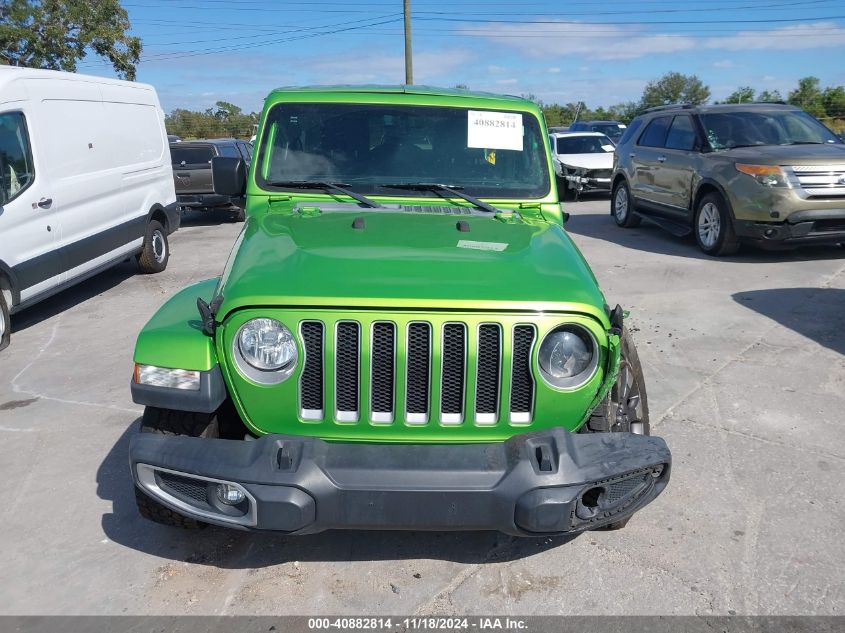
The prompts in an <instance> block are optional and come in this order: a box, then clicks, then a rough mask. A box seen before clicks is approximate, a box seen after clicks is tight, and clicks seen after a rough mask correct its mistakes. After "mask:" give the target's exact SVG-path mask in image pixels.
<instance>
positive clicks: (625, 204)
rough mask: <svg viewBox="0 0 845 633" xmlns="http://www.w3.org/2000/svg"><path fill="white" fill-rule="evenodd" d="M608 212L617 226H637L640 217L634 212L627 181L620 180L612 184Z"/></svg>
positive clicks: (640, 220) (640, 219)
mask: <svg viewBox="0 0 845 633" xmlns="http://www.w3.org/2000/svg"><path fill="white" fill-rule="evenodd" d="M610 201H611V202H610V205H611V206H610V213H611V215H613V220H614V221H615V222H616V225H617V226H621V227H624V228H626V229H627V228H633V227H635V226H639V225H640V222H642V218H640V216H638V215H637V214H636V213H634V205H633V203H632V201H631V192H630V191H629V189H628V183H627V182H625V181H624V180H620V181H619V182H617V183H616V184H615V185H614V186H613V194H612V195H611V196H610Z"/></svg>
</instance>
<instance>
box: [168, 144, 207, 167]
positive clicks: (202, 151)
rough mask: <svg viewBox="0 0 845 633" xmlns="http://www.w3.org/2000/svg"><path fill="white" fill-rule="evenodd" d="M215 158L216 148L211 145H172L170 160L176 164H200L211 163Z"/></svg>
mask: <svg viewBox="0 0 845 633" xmlns="http://www.w3.org/2000/svg"><path fill="white" fill-rule="evenodd" d="M212 158H214V149H213V148H212V147H211V146H210V145H184V144H183V143H179V144H178V145H171V146H170V161H171V162H172V163H173V164H174V165H200V164H203V163H210V162H211V159H212Z"/></svg>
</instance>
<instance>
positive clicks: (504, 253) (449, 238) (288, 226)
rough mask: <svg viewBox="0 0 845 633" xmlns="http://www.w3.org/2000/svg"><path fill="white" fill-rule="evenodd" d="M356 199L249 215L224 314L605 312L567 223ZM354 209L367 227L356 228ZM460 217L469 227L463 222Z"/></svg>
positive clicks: (225, 286)
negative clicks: (281, 310)
mask: <svg viewBox="0 0 845 633" xmlns="http://www.w3.org/2000/svg"><path fill="white" fill-rule="evenodd" d="M350 209H351V211H350V212H323V213H318V212H315V213H314V214H313V215H307V214H299V213H293V214H291V213H290V212H287V213H272V212H271V213H267V214H261V215H256V216H251V217H250V218H249V220H248V222H247V224H246V226H245V227H244V231H243V233H242V234H241V236H240V237H239V238H238V239H239V242H240V244H239V245H236V248H235V249H233V255H232V259H231V260H230V261H229V263H228V264H227V266H226V270H225V272H224V276H223V279H222V280H221V287H220V293H221V294H223V296H224V302H223V304H222V306H221V309H220V311H219V312H218V318H219V319H220V320H222V319H223V318H225V315H226V314H227V313H230V312H232V311H234V310H237V309H239V308H245V307H253V306H290V307H293V306H315V307H316V306H320V307H352V308H369V307H373V308H393V309H399V310H401V309H403V308H411V309H413V308H432V309H444V308H445V309H470V310H472V309H475V310H478V309H482V310H486V309H489V310H497V311H501V310H521V311H525V310H531V311H533V310H554V311H577V312H585V313H589V314H592V315H594V316H596V317H598V318H599V319H600V320H602V321H604V320H605V318H606V317H605V316H604V311H603V305H604V298H603V296H602V294H601V292H600V291H599V289H598V285H597V283H596V281H595V278H594V277H593V275H592V273H591V271H590V269H589V267H588V266H587V264H586V262H585V261H584V259H583V257H582V256H581V253H580V252H579V251H578V249H577V248H576V247H575V245H574V244H573V243H572V241H571V240H570V239H569V236H568V235H567V234H566V232H565V231H564V230H563V228H562V227H561V226H559V225H556V224H550V223H546V222H542V221H530V220H528V221H523V220H520V219H513V218H511V219H510V220H506V219H502V218H501V217H492V216H480V215H452V214H431V213H411V212H397V211H392V212H391V211H370V210H366V209H357V208H355V207H352V206H351V205H350ZM356 218H363V221H364V226H363V228H353V221H354V220H355V219H356ZM459 222H461V223H466V224H467V225H468V227H469V230H468V231H461V230H459V229H458V226H457V225H458V223H459ZM464 228H466V227H464ZM485 249H489V250H485ZM564 298H565V299H564Z"/></svg>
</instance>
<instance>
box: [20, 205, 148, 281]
mask: <svg viewBox="0 0 845 633" xmlns="http://www.w3.org/2000/svg"><path fill="white" fill-rule="evenodd" d="M146 230H147V216H143V215H142V216H139V217H137V218H132V219H131V220H129V221H128V222H124V223H123V224H118V225H117V226H113V227H111V228H108V229H106V230H105V231H101V232H100V233H96V234H94V235H89V236H88V237H85V238H83V239H81V240H78V241H76V242H74V243H73V244H68V245H67V246H62V247H61V248H57V249H54V250H52V251H49V252H47V253H43V254H42V255H38V256H37V257H33V258H32V259H29V260H27V261H25V262H21V263H20V264H17V265H16V266H14V268H13V271H14V273H15V275H16V276H17V280H18V284H19V288H20V290H25V289H26V288H30V287H32V286H35V285H36V284H39V283H41V282H42V281H46V280H47V279H50V278H51V277H55V276H56V275H59V274H61V273H63V272H67V271H68V270H72V269H73V268H76V267H77V266H81V265H82V264H84V263H86V262H89V261H91V260H92V259H96V258H97V257H100V256H102V255H105V254H106V253H108V252H110V251H113V250H116V249H118V248H120V247H121V246H124V245H126V244H128V243H129V242H131V241H133V240H136V239H138V238H141V237H144V234H145V233H146Z"/></svg>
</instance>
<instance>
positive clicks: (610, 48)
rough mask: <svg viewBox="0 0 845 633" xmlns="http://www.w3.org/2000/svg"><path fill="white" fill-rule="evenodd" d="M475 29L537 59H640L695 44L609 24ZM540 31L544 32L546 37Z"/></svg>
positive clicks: (677, 37) (686, 48)
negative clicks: (580, 57) (577, 56)
mask: <svg viewBox="0 0 845 633" xmlns="http://www.w3.org/2000/svg"><path fill="white" fill-rule="evenodd" d="M473 30H474V32H476V33H480V34H483V35H484V36H485V37H487V38H489V39H491V40H494V41H496V42H498V43H499V44H501V45H505V46H510V47H512V48H516V49H519V50H521V51H522V52H524V53H526V54H528V55H532V56H535V57H548V56H553V57H560V56H563V55H579V56H582V57H590V58H594V59H636V58H638V57H644V56H646V55H651V54H654V53H674V52H678V51H683V50H689V49H691V48H693V46H694V45H695V38H692V37H687V36H675V35H665V34H653V33H647V32H645V31H643V30H642V29H641V28H640V27H634V28H632V27H620V26H614V25H609V24H583V23H579V22H552V23H551V24H542V25H538V24H510V25H500V24H496V25H492V26H483V27H479V28H477V29H473ZM538 31H542V33H541V35H542V37H540V36H539V35H540V34H539V33H538Z"/></svg>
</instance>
